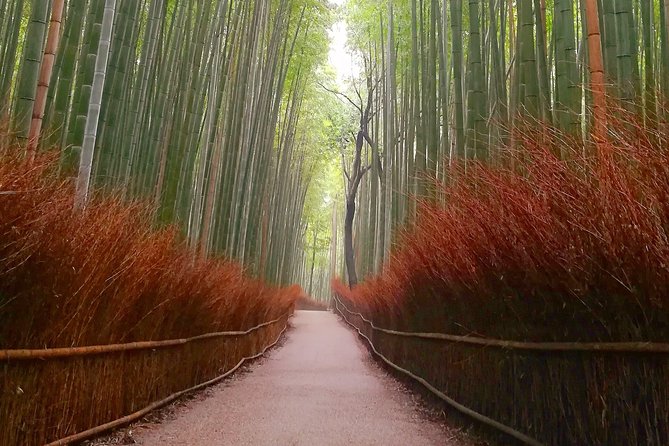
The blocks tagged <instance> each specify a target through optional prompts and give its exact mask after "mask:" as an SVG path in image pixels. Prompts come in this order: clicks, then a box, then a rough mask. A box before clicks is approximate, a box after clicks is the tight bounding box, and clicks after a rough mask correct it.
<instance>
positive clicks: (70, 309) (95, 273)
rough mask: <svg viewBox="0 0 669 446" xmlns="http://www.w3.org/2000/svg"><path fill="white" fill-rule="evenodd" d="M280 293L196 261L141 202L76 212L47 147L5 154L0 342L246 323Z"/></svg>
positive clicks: (104, 337) (63, 341)
mask: <svg viewBox="0 0 669 446" xmlns="http://www.w3.org/2000/svg"><path fill="white" fill-rule="evenodd" d="M299 295H300V292H299V290H298V289H295V288H289V289H285V290H277V289H274V288H270V287H267V286H265V285H264V284H262V283H261V282H260V281H257V280H253V279H250V278H248V277H246V276H245V275H244V273H243V271H242V269H241V268H240V267H239V266H238V265H236V264H235V263H233V262H230V261H226V260H202V259H195V258H194V256H193V254H192V252H191V251H190V250H188V249H187V247H186V246H185V245H184V244H183V243H181V242H180V241H179V240H178V236H177V232H176V230H175V229H174V228H168V229H164V230H160V231H157V230H154V229H153V228H152V227H151V224H150V213H149V212H148V211H147V209H146V207H145V206H144V205H143V204H138V203H135V204H130V205H128V204H125V203H122V202H121V201H120V200H117V199H114V198H100V199H96V200H93V202H92V203H91V205H90V206H89V207H88V208H87V209H86V211H85V212H83V213H76V212H73V211H72V194H71V192H70V187H69V185H68V184H67V183H65V182H63V181H61V180H59V179H58V177H57V176H56V175H55V174H54V173H53V163H52V160H51V158H50V157H49V156H43V157H41V158H40V159H38V160H37V162H36V163H35V164H34V165H32V166H29V165H27V164H25V163H23V162H22V161H21V160H20V159H18V158H16V157H14V156H11V155H9V156H4V157H2V158H0V321H3V323H1V324H0V347H2V348H29V347H35V348H42V347H61V346H68V347H70V346H81V345H93V344H106V343H115V342H131V341H138V340H157V339H168V338H178V337H188V336H194V335H198V334H202V333H206V332H212V331H222V330H236V329H242V328H248V327H250V326H253V325H256V324H257V323H260V322H264V321H267V320H270V319H274V318H276V317H278V316H280V315H282V314H284V313H286V312H287V311H288V309H289V308H291V306H292V304H293V302H294V300H295V299H297V297H298V296H299Z"/></svg>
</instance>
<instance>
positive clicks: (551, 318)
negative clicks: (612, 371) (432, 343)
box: [335, 117, 669, 341]
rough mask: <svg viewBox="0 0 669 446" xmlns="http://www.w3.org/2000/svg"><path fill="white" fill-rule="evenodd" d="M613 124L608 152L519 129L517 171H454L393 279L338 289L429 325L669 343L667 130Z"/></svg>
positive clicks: (405, 243)
mask: <svg viewBox="0 0 669 446" xmlns="http://www.w3.org/2000/svg"><path fill="white" fill-rule="evenodd" d="M627 118H629V117H627ZM614 125H615V127H614V131H613V132H612V135H613V136H612V137H611V139H610V140H609V141H608V142H607V143H606V144H604V145H602V146H601V147H600V148H599V154H592V155H585V154H584V153H589V152H594V149H592V148H588V147H584V146H583V145H582V144H581V143H579V142H577V141H574V140H570V139H568V138H566V137H564V136H562V135H560V134H558V133H556V132H554V133H551V134H549V135H547V134H546V133H544V134H543V136H544V137H540V136H537V134H536V133H535V134H533V135H532V134H520V135H519V138H520V142H521V144H522V147H523V151H522V156H519V157H517V160H516V161H517V162H516V165H515V169H510V168H499V167H498V168H494V167H486V166H482V165H476V164H471V163H470V164H469V165H468V166H467V172H466V175H464V174H463V173H464V172H463V166H461V165H459V166H456V167H455V168H454V170H453V171H452V172H451V175H450V177H451V180H452V181H451V184H449V185H443V186H441V187H440V192H441V194H440V195H441V197H442V198H443V201H442V202H441V203H439V204H437V205H435V204H434V203H429V202H423V203H421V204H420V209H419V212H418V218H417V220H416V222H415V223H414V224H413V225H412V226H411V227H408V228H406V229H405V230H404V231H402V233H401V234H400V235H399V237H398V238H399V240H398V242H397V246H398V248H397V249H396V250H395V251H394V252H393V253H392V256H391V258H390V260H389V262H388V263H387V264H386V265H385V268H384V270H383V273H382V274H381V275H380V276H378V277H375V278H372V279H371V280H368V281H366V282H365V283H363V284H361V285H360V286H358V287H357V288H356V289H355V290H354V291H353V292H350V291H349V290H347V289H346V287H344V286H342V285H341V284H339V285H335V290H336V291H337V292H339V293H340V294H342V295H344V296H346V297H347V298H348V299H350V300H351V301H352V302H355V303H356V305H357V306H358V307H360V308H364V309H366V310H367V311H369V312H371V313H372V314H374V313H379V314H386V315H392V314H399V313H400V312H401V313H402V315H403V317H402V318H401V319H402V320H403V321H405V322H406V323H407V324H411V322H409V321H408V319H413V317H414V316H416V317H419V318H420V322H419V325H420V326H421V329H423V330H425V329H427V328H429V329H432V330H436V331H448V332H452V333H459V334H470V333H477V334H481V335H486V336H490V337H506V338H514V339H521V340H543V341H550V340H585V339H589V340H608V341H626V340H653V339H667V335H669V326H667V322H668V319H667V311H666V310H667V299H666V296H667V292H668V291H669V239H668V237H667V235H668V229H669V151H667V150H666V147H667V145H666V143H667V139H668V138H669V134H666V133H650V132H648V131H641V130H640V129H639V128H638V127H634V126H633V125H632V124H625V123H621V122H618V123H614ZM546 136H548V137H549V138H545V137H546ZM558 148H559V149H561V150H562V152H563V153H564V152H565V151H567V152H568V153H569V158H568V161H563V160H560V159H559V158H558V157H557V156H556V155H555V153H556V152H557V150H556V149H558ZM389 310H392V311H389ZM414 322H415V321H414Z"/></svg>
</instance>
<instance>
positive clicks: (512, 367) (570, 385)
mask: <svg viewBox="0 0 669 446" xmlns="http://www.w3.org/2000/svg"><path fill="white" fill-rule="evenodd" d="M334 300H335V306H336V311H337V312H338V313H339V314H340V315H341V316H342V317H343V318H344V320H345V321H346V322H347V323H349V324H350V325H351V326H353V327H354V328H355V329H356V330H357V331H358V333H359V334H360V335H361V336H363V337H364V338H365V339H367V341H368V342H369V343H370V346H371V348H372V349H373V351H374V352H375V353H376V354H377V355H379V356H380V357H381V359H383V360H384V361H386V362H387V363H388V365H389V366H391V367H393V368H395V369H396V370H398V371H399V372H401V373H403V374H406V375H409V376H410V377H412V378H413V379H415V380H417V381H419V382H420V383H421V384H422V385H423V386H425V387H426V388H427V389H428V390H429V391H430V392H432V393H433V394H435V395H436V396H438V397H439V398H441V399H442V400H444V401H445V402H446V403H448V404H449V405H451V406H452V407H454V408H455V409H457V410H459V411H461V412H463V413H465V414H466V415H468V416H470V417H473V418H474V419H477V420H478V421H480V422H482V423H484V424H486V425H488V426H490V427H493V428H495V429H497V430H498V431H501V432H504V434H503V437H502V438H506V440H505V441H509V438H511V437H514V438H515V441H519V442H520V443H524V444H531V445H551V446H553V445H554V446H564V445H579V446H580V445H625V446H627V445H630V446H631V445H638V446H641V445H644V446H645V445H653V446H662V445H667V444H669V344H665V343H649V342H631V343H569V342H559V343H558V342H549V343H537V342H527V343H526V342H516V341H504V340H497V339H486V338H479V337H468V336H452V335H445V334H441V333H407V332H400V331H395V330H392V329H387V328H381V327H377V326H376V325H375V324H374V323H373V321H372V320H370V318H368V317H366V316H365V315H363V314H361V313H359V312H357V311H356V309H355V308H353V306H352V305H351V304H350V303H349V302H346V303H344V302H343V301H342V299H341V298H340V297H337V296H336V297H335V299H334Z"/></svg>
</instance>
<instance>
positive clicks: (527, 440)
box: [335, 298, 543, 446]
mask: <svg viewBox="0 0 669 446" xmlns="http://www.w3.org/2000/svg"><path fill="white" fill-rule="evenodd" d="M339 306H342V307H343V308H344V309H345V310H346V311H347V312H349V313H351V314H352V315H360V313H354V312H351V311H349V309H348V308H346V306H345V305H344V304H343V303H341V302H340V301H339V299H337V298H335V308H336V309H337V312H338V313H339V314H340V315H341V317H342V318H343V319H344V321H345V322H346V323H347V324H348V325H350V326H351V327H352V328H353V329H354V330H355V331H357V332H358V334H359V335H360V336H361V337H363V338H364V339H365V340H366V341H367V343H368V344H369V347H370V348H371V349H372V351H373V352H374V354H376V355H377V356H378V357H379V358H381V360H383V362H385V363H386V364H388V366H390V367H392V368H393V369H395V370H397V371H398V372H400V373H403V374H405V375H407V376H409V377H410V378H412V379H414V380H416V381H418V382H419V383H420V384H422V385H423V386H424V387H425V388H426V389H427V390H429V391H430V392H432V393H433V394H434V395H435V396H437V397H438V398H439V399H441V400H442V401H444V402H445V403H447V404H448V405H450V406H451V407H453V408H454V409H456V410H458V411H460V412H462V413H464V414H465V415H467V416H469V417H471V418H473V419H475V420H477V421H479V422H481V423H483V424H486V425H488V426H490V427H493V428H495V429H497V430H499V431H501V432H504V433H505V434H507V435H510V436H511V437H513V438H515V439H517V440H519V441H521V442H522V443H524V444H527V445H530V446H543V443H540V442H538V441H537V440H535V439H534V438H532V437H530V436H528V435H525V434H523V433H522V432H519V431H517V430H515V429H513V428H512V427H510V426H507V425H506V424H502V423H500V422H499V421H496V420H493V419H492V418H489V417H486V416H485V415H483V414H481V413H479V412H476V411H475V410H472V409H470V408H469V407H467V406H463V405H462V404H460V403H458V402H457V401H455V400H454V399H452V398H450V397H449V396H448V395H446V394H445V393H443V392H441V391H440V390H439V389H437V388H436V387H434V386H433V385H432V384H430V383H429V382H428V381H427V380H425V379H424V378H421V377H420V376H418V375H416V374H414V373H412V372H410V371H409V370H407V369H404V368H402V367H400V366H398V365H397V364H395V363H394V362H392V361H391V360H390V359H388V358H386V357H385V356H384V355H383V354H382V353H381V352H379V351H378V350H377V349H376V347H375V346H374V343H373V342H372V340H371V339H369V337H367V336H366V335H365V334H364V333H363V332H362V331H361V330H360V329H359V328H358V327H357V326H356V325H355V324H353V323H352V322H350V321H349V320H348V319H347V318H346V316H344V313H342V312H341V310H340V309H339ZM362 319H363V320H364V321H365V322H366V323H367V324H369V325H371V323H370V322H369V321H367V320H366V319H365V318H364V317H362Z"/></svg>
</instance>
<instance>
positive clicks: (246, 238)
mask: <svg viewBox="0 0 669 446" xmlns="http://www.w3.org/2000/svg"><path fill="white" fill-rule="evenodd" d="M331 16H332V11H331V8H330V7H329V6H328V5H327V4H325V3H324V2H320V1H316V0H252V1H247V0H243V1H241V0H220V1H214V0H205V1H200V0H192V1H182V2H179V1H175V0H140V1H135V0H116V1H112V0H68V1H65V0H55V1H51V0H0V30H1V31H2V32H1V33H0V67H1V68H0V100H1V101H2V104H3V109H2V112H3V114H4V116H5V118H4V120H5V121H7V122H8V123H9V124H10V127H11V130H12V132H13V134H14V135H15V137H16V138H18V140H19V141H20V142H21V143H22V144H23V145H25V146H26V147H28V150H30V148H31V146H35V145H37V144H36V143H37V142H39V147H40V148H48V147H63V150H62V154H61V157H60V158H61V159H60V166H61V170H62V172H64V173H65V174H67V175H72V176H76V175H77V171H79V177H80V180H81V172H82V171H86V170H89V171H90V178H91V183H92V185H94V186H96V187H98V188H107V189H110V190H113V191H117V192H120V193H121V194H122V195H123V196H124V197H125V198H127V199H135V198H140V199H144V200H149V201H152V202H153V203H154V205H155V207H156V209H157V218H158V220H159V222H161V223H173V222H176V223H178V224H179V225H180V227H182V228H183V232H184V234H185V236H186V237H187V238H188V240H189V243H190V245H191V246H192V247H193V249H195V250H197V251H198V252H199V253H200V254H202V255H207V254H225V255H228V256H230V257H234V258H236V259H238V260H240V261H242V262H243V263H244V264H245V265H247V266H249V267H251V268H252V269H253V271H254V272H255V273H257V274H259V275H261V276H262V277H265V278H267V279H268V280H270V281H272V282H275V283H287V282H291V281H292V280H293V279H294V278H293V275H294V274H297V272H296V270H297V266H296V267H295V268H293V266H294V265H298V264H299V263H300V262H301V260H302V259H301V258H300V257H299V255H298V254H297V253H298V252H299V249H298V247H300V246H301V243H302V238H303V235H304V225H303V219H302V210H303V207H304V201H305V197H306V193H307V185H308V182H309V181H308V178H307V177H308V176H309V175H310V173H309V172H310V171H311V170H312V164H313V162H312V161H310V157H309V154H308V153H306V148H305V147H304V144H302V143H301V140H300V139H299V138H297V137H296V132H297V129H298V127H299V126H300V122H301V120H302V119H303V116H304V114H305V111H304V106H303V104H304V100H305V97H307V96H308V95H309V94H312V95H313V83H314V79H315V71H316V67H318V66H319V65H320V64H321V63H322V62H323V60H324V58H325V56H326V54H327V48H328V46H327V38H326V30H327V29H328V28H329V26H330V21H331ZM103 56H106V57H103ZM105 59H106V60H105ZM42 61H43V62H42ZM49 71H50V74H49ZM310 91H312V93H309V92H310ZM44 93H46V94H44ZM40 95H42V96H43V98H41V97H40ZM40 102H43V104H42V105H40ZM42 109H43V111H42ZM95 122H97V127H96V126H95ZM36 128H37V129H41V137H40V131H39V130H37V131H36V130H35V129H36ZM96 128H97V131H95V129H96ZM38 138H39V139H38ZM85 193H86V194H87V193H88V187H85Z"/></svg>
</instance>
